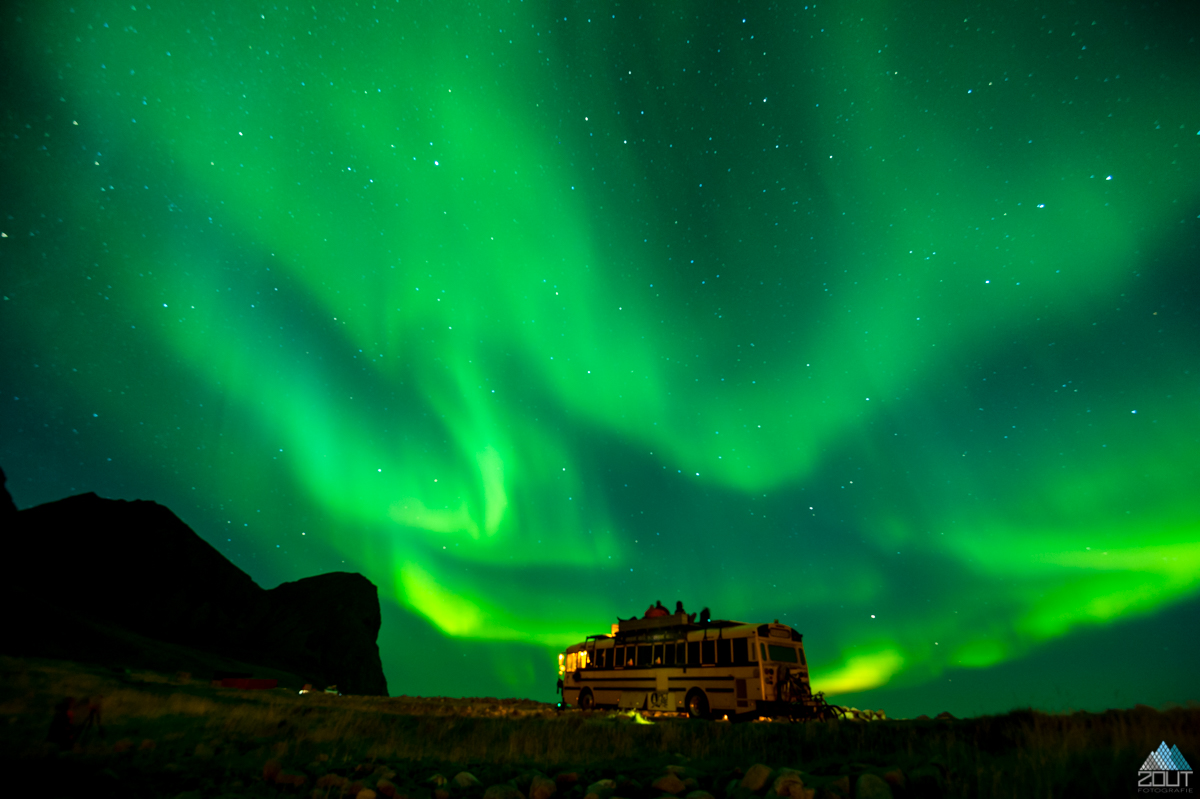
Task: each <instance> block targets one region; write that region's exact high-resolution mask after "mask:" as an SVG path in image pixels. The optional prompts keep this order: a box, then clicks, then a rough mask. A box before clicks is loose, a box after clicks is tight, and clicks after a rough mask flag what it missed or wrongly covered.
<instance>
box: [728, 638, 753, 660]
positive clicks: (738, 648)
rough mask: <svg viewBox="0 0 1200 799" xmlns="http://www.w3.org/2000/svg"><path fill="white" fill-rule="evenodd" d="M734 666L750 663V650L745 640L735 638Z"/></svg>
mask: <svg viewBox="0 0 1200 799" xmlns="http://www.w3.org/2000/svg"><path fill="white" fill-rule="evenodd" d="M732 643H733V665H735V666H744V665H746V664H747V663H749V662H750V657H749V655H748V654H747V650H748V649H749V647H748V646H746V644H747V640H746V639H745V638H734V639H733V641H732Z"/></svg>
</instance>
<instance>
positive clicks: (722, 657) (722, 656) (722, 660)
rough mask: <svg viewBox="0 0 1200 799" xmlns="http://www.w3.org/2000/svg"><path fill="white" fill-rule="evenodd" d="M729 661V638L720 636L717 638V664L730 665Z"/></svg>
mask: <svg viewBox="0 0 1200 799" xmlns="http://www.w3.org/2000/svg"><path fill="white" fill-rule="evenodd" d="M729 661H730V656H729V639H728V638H718V639H717V665H718V666H728V665H729Z"/></svg>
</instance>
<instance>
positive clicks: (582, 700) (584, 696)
mask: <svg viewBox="0 0 1200 799" xmlns="http://www.w3.org/2000/svg"><path fill="white" fill-rule="evenodd" d="M579 709H580V710H595V709H596V697H594V696H592V691H591V689H590V688H584V689H583V691H581V692H580V694H579Z"/></svg>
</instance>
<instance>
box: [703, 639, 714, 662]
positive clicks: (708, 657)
mask: <svg viewBox="0 0 1200 799" xmlns="http://www.w3.org/2000/svg"><path fill="white" fill-rule="evenodd" d="M716 643H717V642H716V641H714V640H713V639H711V638H709V639H707V640H704V641H701V642H700V662H701V663H702V664H704V665H706V666H708V665H711V664H713V663H716V662H717V656H716V649H717V648H716V646H715V644H716Z"/></svg>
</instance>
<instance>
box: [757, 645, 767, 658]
mask: <svg viewBox="0 0 1200 799" xmlns="http://www.w3.org/2000/svg"><path fill="white" fill-rule="evenodd" d="M758 651H760V652H762V659H763V660H766V659H767V645H766V644H764V643H759V645H758Z"/></svg>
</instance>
